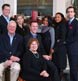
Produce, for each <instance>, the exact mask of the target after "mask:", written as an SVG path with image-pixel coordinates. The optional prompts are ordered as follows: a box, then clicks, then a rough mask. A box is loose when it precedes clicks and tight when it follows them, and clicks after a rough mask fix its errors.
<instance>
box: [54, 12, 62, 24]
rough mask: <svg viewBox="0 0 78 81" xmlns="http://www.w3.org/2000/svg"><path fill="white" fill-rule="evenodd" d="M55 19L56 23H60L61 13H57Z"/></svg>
mask: <svg viewBox="0 0 78 81" xmlns="http://www.w3.org/2000/svg"><path fill="white" fill-rule="evenodd" d="M55 21H56V23H59V22H61V21H62V17H61V15H60V14H56V15H55Z"/></svg>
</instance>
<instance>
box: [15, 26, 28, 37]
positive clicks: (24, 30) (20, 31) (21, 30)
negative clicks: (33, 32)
mask: <svg viewBox="0 0 78 81" xmlns="http://www.w3.org/2000/svg"><path fill="white" fill-rule="evenodd" d="M28 32H29V28H28V26H23V28H21V27H20V26H19V25H18V24H17V29H16V33H18V34H20V35H21V36H23V37H24V36H25V35H26V34H27V33H28Z"/></svg>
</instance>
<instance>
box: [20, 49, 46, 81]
mask: <svg viewBox="0 0 78 81" xmlns="http://www.w3.org/2000/svg"><path fill="white" fill-rule="evenodd" d="M21 68H22V73H21V75H22V78H23V79H24V80H26V81H43V80H46V78H43V77H41V76H40V73H41V72H42V71H43V70H46V69H47V66H46V62H45V60H44V59H43V57H42V56H41V55H39V58H35V56H34V55H33V53H32V52H31V51H29V50H27V52H26V53H25V54H24V56H23V61H22V67H21Z"/></svg>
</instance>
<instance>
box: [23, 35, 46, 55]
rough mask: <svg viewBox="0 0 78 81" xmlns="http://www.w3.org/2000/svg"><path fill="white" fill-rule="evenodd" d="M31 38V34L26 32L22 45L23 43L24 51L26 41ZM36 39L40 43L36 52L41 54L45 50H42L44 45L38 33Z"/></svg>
mask: <svg viewBox="0 0 78 81" xmlns="http://www.w3.org/2000/svg"><path fill="white" fill-rule="evenodd" d="M31 38H33V36H32V34H31V33H28V34H27V35H26V36H25V37H24V43H25V44H24V45H25V51H26V50H27V49H28V47H27V44H28V41H29V40H30V39H31ZM37 39H38V41H39V43H40V45H39V48H38V52H40V53H41V54H43V55H44V54H46V52H45V50H44V47H43V44H42V41H41V36H40V35H39V34H37Z"/></svg>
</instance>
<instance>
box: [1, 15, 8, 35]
mask: <svg viewBox="0 0 78 81" xmlns="http://www.w3.org/2000/svg"><path fill="white" fill-rule="evenodd" d="M7 24H8V23H7V21H6V19H5V18H4V17H3V15H1V16H0V33H1V34H3V33H7Z"/></svg>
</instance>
